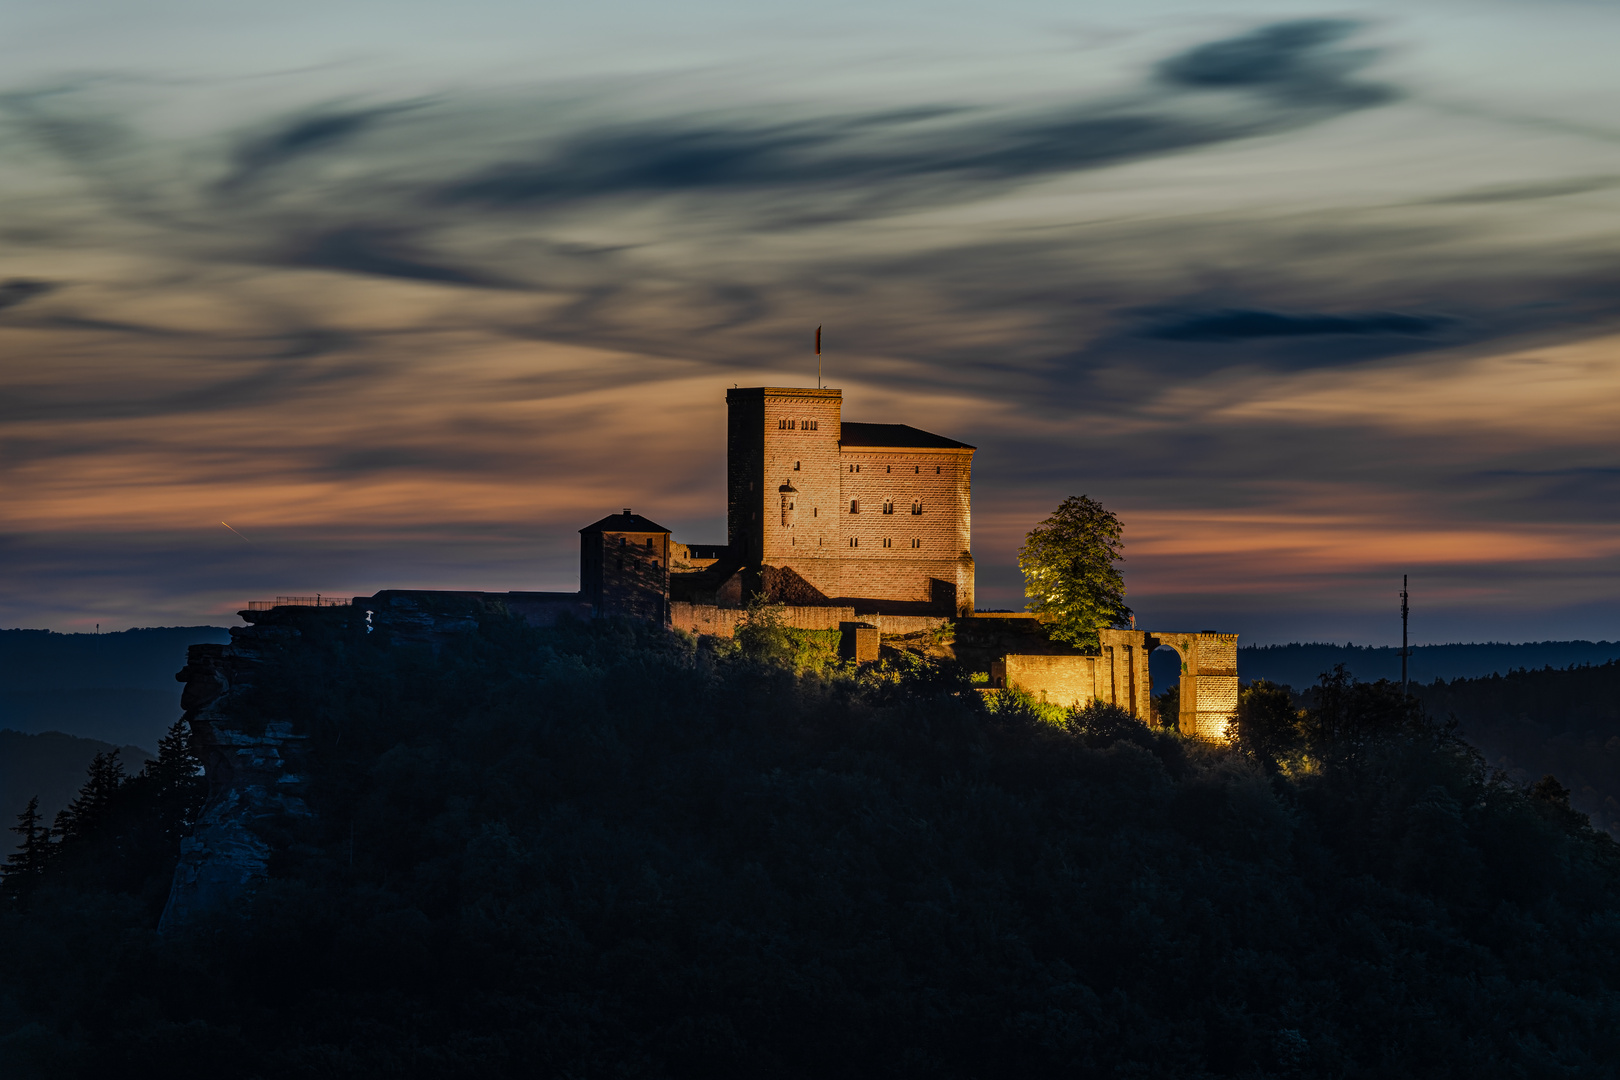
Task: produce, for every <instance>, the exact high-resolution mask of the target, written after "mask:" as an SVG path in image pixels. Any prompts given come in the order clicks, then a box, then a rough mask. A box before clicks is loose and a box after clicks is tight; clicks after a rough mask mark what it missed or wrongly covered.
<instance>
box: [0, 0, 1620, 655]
mask: <svg viewBox="0 0 1620 1080" xmlns="http://www.w3.org/2000/svg"><path fill="white" fill-rule="evenodd" d="M1616 40H1620V9H1617V8H1616V7H1615V6H1614V5H1611V4H1603V3H1576V2H1561V0H1544V2H1539V3H1535V4H1530V3H1524V2H1520V3H1503V2H1492V0H1470V2H1468V3H1461V2H1457V3H1449V2H1435V0H1406V2H1403V3H1399V4H1394V3H1389V4H1368V5H1360V6H1356V7H1328V6H1325V5H1320V4H1298V3H1266V4H1256V5H1247V6H1243V5H1236V4H1231V3H1224V2H1211V0H1204V2H1200V3H1166V2H1159V0H1139V2H1138V3H1134V4H1130V5H1122V4H1101V3H1085V2H1069V3H1055V2H1045V0H1003V2H1001V3H998V4H993V5H992V4H975V5H965V4H948V3H946V4H942V3H932V4H926V5H924V4H917V3H908V2H878V3H871V2H867V3H861V4H852V3H844V2H832V3H821V4H816V5H804V4H793V5H789V4H782V3H758V2H756V3H750V4H738V3H728V2H721V0H691V2H688V3H684V4H670V3H667V2H666V3H660V4H653V3H623V2H600V0H599V2H595V3H592V4H589V5H584V4H560V3H552V4H536V3H528V4H516V3H499V2H493V0H463V2H462V3H459V4H456V5H446V4H442V3H437V4H427V3H422V2H418V0H389V2H388V3H380V2H379V3H331V2H324V3H321V4H315V3H306V2H291V3H279V4H275V5H264V4H251V5H250V4H243V3H229V2H222V0H209V2H207V3H201V2H169V3H158V2H151V0H121V2H119V3H112V2H107V0H96V2H74V0H68V2H64V3H58V4H50V5H46V4H33V5H23V4H16V3H13V4H9V5H0V559H3V563H0V567H3V574H0V626H6V627H13V626H21V627H43V628H50V629H55V630H60V631H86V630H90V629H92V627H93V626H95V625H96V624H98V623H99V624H100V625H101V626H102V628H103V629H123V628H125V627H129V626H152V625H191V624H199V623H213V624H215V625H229V624H231V623H234V622H235V616H234V612H235V611H236V610H238V609H239V608H241V607H242V606H243V602H244V601H247V600H251V599H269V598H271V597H273V596H276V595H287V594H306V593H314V592H317V591H319V592H323V593H331V594H338V595H362V594H369V593H371V592H374V591H376V590H378V589H382V588H463V589H488V590H496V591H504V590H507V589H539V590H548V589H559V590H570V589H573V588H576V587H577V575H578V539H577V530H578V528H579V527H580V526H582V525H584V524H587V523H589V522H591V521H594V520H596V519H597V518H599V517H601V516H602V515H603V514H605V513H611V512H614V511H617V510H619V509H621V508H622V507H625V506H630V507H633V508H634V509H635V510H636V511H637V512H638V513H642V514H645V515H646V516H648V517H651V518H652V519H654V520H656V521H658V522H660V523H662V524H664V525H665V526H667V527H670V528H671V529H673V530H674V532H675V536H676V538H677V539H680V540H685V541H688V542H698V543H718V542H723V541H724V538H725V537H724V532H725V520H724V493H723V464H724V438H723V431H724V428H723V423H724V392H725V390H726V388H728V387H730V386H732V385H735V384H740V385H744V386H748V385H814V382H813V380H814V378H815V375H816V372H815V364H816V357H815V356H814V355H813V352H812V347H811V346H812V335H813V332H814V329H815V327H816V326H817V325H822V326H824V327H825V330H824V343H825V354H824V355H823V357H822V360H823V361H824V363H825V371H826V378H827V384H828V385H831V386H838V387H841V388H842V389H843V391H844V416H845V418H846V419H849V420H859V421H867V422H882V423H907V424H912V425H914V426H916V427H920V428H923V429H925V430H929V431H935V432H939V433H942V434H946V435H948V436H950V437H953V438H957V439H961V440H964V441H967V442H969V443H972V444H974V445H975V446H977V447H978V448H979V450H978V453H977V455H976V460H975V471H974V485H973V493H974V503H973V530H974V555H975V558H976V559H977V562H978V603H979V606H980V607H985V608H1003V609H1019V608H1022V607H1023V590H1022V584H1021V579H1020V576H1019V574H1018V570H1017V565H1016V556H1017V551H1018V548H1019V545H1020V543H1021V542H1022V538H1023V536H1024V534H1025V533H1026V532H1027V531H1028V530H1029V529H1030V528H1032V527H1033V526H1034V525H1035V524H1037V523H1038V522H1039V521H1040V520H1041V519H1042V518H1044V517H1045V516H1046V515H1047V514H1049V513H1050V512H1051V511H1052V509H1053V508H1055V507H1056V505H1057V504H1058V503H1059V502H1060V501H1061V500H1062V499H1063V498H1064V497H1066V496H1069V495H1077V494H1085V495H1089V496H1091V497H1093V498H1095V499H1098V500H1100V501H1101V502H1102V503H1103V504H1104V505H1105V506H1107V507H1108V508H1110V509H1111V510H1113V511H1115V512H1116V513H1117V514H1118V515H1119V516H1120V518H1121V520H1122V521H1123V522H1124V525H1125V554H1126V562H1125V564H1124V567H1123V568H1124V570H1125V574H1126V584H1127V590H1128V597H1127V599H1128V601H1129V602H1130V603H1131V604H1132V606H1133V607H1134V608H1135V610H1136V611H1137V613H1138V616H1139V618H1138V625H1140V626H1143V627H1144V628H1150V629H1162V630H1187V629H1196V630H1203V629H1218V630H1222V631H1226V632H1237V633H1240V634H1241V635H1243V637H1242V640H1243V641H1244V642H1246V643H1272V642H1285V641H1293V640H1318V641H1327V640H1332V641H1345V640H1353V641H1355V642H1357V643H1358V644H1361V643H1365V644H1383V643H1389V642H1392V641H1398V640H1399V634H1400V624H1399V619H1398V614H1397V612H1398V595H1397V594H1398V593H1399V590H1400V582H1401V576H1402V575H1403V574H1407V575H1410V577H1411V592H1412V603H1413V621H1412V631H1413V637H1414V639H1415V640H1416V641H1419V642H1426V643H1439V642H1449V641H1488V640H1497V641H1523V640H1542V639H1564V638H1592V639H1600V638H1609V639H1616V638H1620V529H1617V528H1616V525H1617V521H1620V501H1617V498H1616V496H1617V495H1620V440H1617V438H1616V434H1615V433H1616V432H1617V431H1620V292H1617V286H1620V217H1617V215H1616V211H1617V210H1620V120H1616V119H1615V118H1614V115H1613V112H1614V110H1613V104H1612V103H1613V102H1614V101H1615V100H1616V99H1617V94H1620V67H1617V66H1616V65H1615V64H1614V63H1613V59H1612V48H1611V46H1612V43H1613V42H1614V41H1616ZM222 522H228V523H229V525H230V526H231V528H229V529H228V528H226V527H225V526H224V525H222V524H221V523H222ZM233 530H234V531H233Z"/></svg>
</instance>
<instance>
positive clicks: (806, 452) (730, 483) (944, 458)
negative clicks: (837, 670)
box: [726, 386, 974, 614]
mask: <svg viewBox="0 0 1620 1080" xmlns="http://www.w3.org/2000/svg"><path fill="white" fill-rule="evenodd" d="M726 404H727V413H728V420H727V437H726V451H727V481H726V486H727V514H726V516H727V531H728V538H729V541H730V548H731V551H732V553H733V555H734V557H736V558H738V559H740V560H741V561H742V562H743V563H744V564H746V565H749V566H773V567H783V568H787V569H791V570H793V571H794V572H795V573H797V574H798V575H799V576H800V577H802V578H803V579H804V580H805V581H807V582H808V583H809V584H811V585H812V586H814V587H815V588H816V589H817V590H819V591H820V592H821V593H822V594H824V595H825V596H827V597H830V598H840V599H848V600H867V601H881V602H884V603H886V604H888V605H890V606H891V607H897V608H908V607H914V608H915V609H916V610H923V609H928V610H931V611H934V612H937V613H939V614H971V613H972V611H973V555H972V553H971V546H972V537H971V533H972V520H971V482H972V470H973V451H974V447H972V446H969V445H968V444H966V443H962V442H957V441H955V440H954V439H947V438H945V437H944V436H941V435H934V434H931V433H929V432H926V431H921V430H919V429H917V428H913V427H908V426H906V425H904V424H858V423H847V422H845V421H844V420H843V419H842V415H841V411H842V404H843V392H842V391H840V390H830V389H828V390H821V389H815V390H812V389H808V388H795V387H777V386H761V387H747V388H742V389H734V390H729V391H727V393H726Z"/></svg>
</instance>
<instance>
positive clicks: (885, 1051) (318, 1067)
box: [0, 614, 1620, 1080]
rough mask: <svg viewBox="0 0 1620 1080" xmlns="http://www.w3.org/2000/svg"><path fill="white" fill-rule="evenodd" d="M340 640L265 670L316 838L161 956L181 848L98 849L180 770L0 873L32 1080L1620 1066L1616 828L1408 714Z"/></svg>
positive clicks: (790, 641)
mask: <svg viewBox="0 0 1620 1080" xmlns="http://www.w3.org/2000/svg"><path fill="white" fill-rule="evenodd" d="M343 619H344V616H342V615H340V614H339V615H332V616H331V617H330V618H328V619H326V621H324V622H322V621H320V620H314V621H312V622H311V624H310V626H309V627H307V628H306V629H305V632H304V634H303V636H302V637H300V638H296V639H289V641H288V644H287V645H286V647H285V653H284V654H283V655H282V656H281V657H280V658H279V660H277V661H276V662H275V663H274V664H272V670H269V671H266V672H265V673H264V675H263V676H262V677H261V679H260V681H259V683H258V686H259V690H258V693H259V694H260V695H261V696H260V697H259V698H258V699H257V700H258V705H257V706H256V707H257V708H259V709H261V710H262V712H263V715H264V716H265V717H266V719H269V718H272V717H274V718H278V719H289V720H292V721H293V722H294V723H295V725H296V726H297V728H298V729H299V730H300V731H301V732H302V733H304V734H306V735H307V736H308V737H309V740H310V746H311V751H310V759H311V762H312V764H313V768H314V770H315V775H314V776H313V778H312V787H311V795H310V799H311V804H312V805H313V806H314V808H315V810H316V811H317V817H316V818H315V819H314V820H313V822H312V823H309V824H304V825H299V824H297V823H282V824H278V823H276V822H273V821H271V822H266V823H265V830H266V832H265V836H266V838H267V840H268V841H269V842H272V843H273V844H274V846H275V848H276V850H277V851H278V852H280V854H279V855H278V856H277V857H276V859H275V860H274V861H273V863H272V875H273V877H272V879H271V880H270V881H268V882H267V883H265V884H264V885H263V886H262V887H261V888H260V890H259V892H258V894H257V896H256V898H255V899H254V900H253V901H252V902H251V903H250V904H248V905H246V906H245V907H244V908H243V909H242V910H240V911H239V912H234V913H229V914H226V915H223V916H221V917H220V918H219V919H218V921H216V922H214V923H211V924H207V925H198V926H195V927H193V928H192V929H191V930H190V931H188V932H185V933H179V934H175V935H172V936H170V937H169V938H167V939H161V938H159V937H158V936H157V935H156V934H155V933H154V931H153V930H152V927H153V925H154V923H155V918H156V911H155V909H154V907H153V906H152V902H151V900H150V898H149V896H146V895H144V894H142V893H141V889H143V888H145V886H144V885H141V886H138V885H135V884H131V883H133V882H150V881H152V880H157V878H154V876H153V874H152V873H144V874H143V873H141V872H138V871H139V867H136V866H134V865H133V864H132V863H131V859H134V858H136V854H139V852H147V853H148V855H146V856H141V857H142V858H149V859H150V860H151V865H150V866H148V867H147V869H148V870H155V871H156V872H157V873H158V874H159V876H160V875H161V871H162V869H163V865H162V858H159V857H158V856H157V855H153V854H151V853H153V852H166V851H170V850H172V844H171V845H170V846H169V847H165V846H164V844H163V843H156V841H154V842H153V843H152V844H149V845H148V846H145V847H139V846H137V847H131V846H130V845H129V844H128V843H124V842H122V841H119V842H116V843H115V842H114V841H116V838H117V837H119V836H134V835H140V836H150V837H154V838H161V837H166V836H172V835H174V829H175V828H176V827H177V823H180V822H183V820H184V815H185V814H186V813H189V812H192V810H188V809H187V807H186V805H185V804H184V799H183V798H181V797H180V795H183V794H184V793H183V792H181V793H180V794H179V795H176V796H174V798H173V799H172V800H171V801H170V802H167V803H165V802H164V801H163V798H169V796H164V797H163V798H159V797H158V796H157V794H155V793H157V792H159V791H163V790H167V789H166V788H164V787H163V785H162V784H161V783H159V781H158V780H157V779H154V780H153V781H151V782H149V783H148V785H147V787H146V788H145V789H144V790H145V791H146V792H148V793H149V794H142V795H141V796H140V798H133V797H132V798H131V799H129V800H128V801H127V803H126V804H125V810H124V811H121V813H122V815H123V816H122V817H118V818H117V819H116V820H117V821H120V822H122V824H117V825H101V824H98V823H97V820H96V819H95V816H94V814H89V813H87V815H86V816H85V817H84V818H82V819H81V821H80V829H79V832H80V836H79V839H77V840H76V841H75V843H76V844H77V845H78V847H77V848H75V849H73V850H72V851H68V852H67V853H66V854H65V855H64V856H63V858H64V861H63V862H62V863H60V864H59V865H61V866H63V867H71V868H73V872H72V873H71V874H69V873H67V872H66V871H63V872H60V873H59V872H57V871H56V870H55V869H54V868H51V867H47V868H46V870H45V871H43V872H42V873H40V874H35V875H30V876H25V875H19V874H13V875H8V877H7V879H6V880H7V889H8V891H9V894H10V897H11V898H10V900H9V901H8V903H7V905H6V906H5V908H4V911H3V913H0V941H4V942H5V943H6V948H5V949H3V950H0V1055H3V1056H0V1060H4V1061H5V1062H6V1064H7V1066H8V1067H9V1068H10V1070H11V1073H12V1074H13V1075H19V1076H44V1075H53V1076H95V1077H105V1076H113V1075H159V1074H161V1075H164V1076H169V1077H193V1076H195V1077H205V1076H206V1077H219V1076H240V1077H265V1078H269V1077H294V1076H299V1077H302V1076H322V1077H375V1076H389V1077H424V1078H425V1077H431V1078H433V1080H443V1078H447V1077H468V1078H473V1077H476V1078H478V1080H487V1078H491V1077H508V1076H510V1077H532V1076H559V1077H562V1076H568V1077H609V1076H612V1077H703V1078H705V1080H708V1078H714V1077H760V1076H784V1077H828V1076H840V1077H842V1076H850V1077H884V1078H889V1077H928V1078H939V1077H997V1076H1006V1077H1018V1078H1020V1080H1022V1078H1027V1077H1031V1076H1064V1077H1072V1076H1076V1075H1081V1076H1087V1075H1118V1076H1175V1077H1199V1076H1242V1077H1263V1076H1279V1077H1280V1076H1322V1077H1327V1076H1332V1077H1390V1076H1450V1077H1459V1078H1461V1077H1467V1078H1470V1080H1473V1078H1479V1077H1509V1076H1512V1077H1520V1076H1551V1075H1572V1076H1574V1075H1605V1074H1608V1073H1609V1072H1611V1071H1612V1070H1613V1069H1614V1068H1615V1067H1616V1065H1617V1064H1620V1034H1617V1033H1620V994H1617V991H1620V857H1617V849H1616V846H1615V845H1614V843H1613V842H1611V841H1610V840H1609V839H1608V838H1607V837H1606V836H1603V835H1601V834H1598V833H1595V832H1593V831H1592V830H1590V829H1589V828H1587V826H1586V824H1585V821H1584V819H1582V818H1581V817H1580V815H1578V814H1576V813H1574V812H1572V811H1571V810H1570V809H1569V807H1568V804H1567V801H1566V798H1565V795H1564V793H1563V792H1562V791H1561V789H1560V788H1559V787H1558V785H1557V784H1556V783H1554V782H1550V781H1549V782H1542V783H1538V784H1536V785H1534V786H1533V787H1526V786H1521V785H1517V784H1513V783H1510V782H1506V781H1504V780H1502V779H1501V778H1493V777H1492V775H1491V774H1490V772H1489V770H1488V769H1487V768H1486V767H1485V766H1484V764H1483V763H1482V762H1481V761H1480V760H1479V758H1478V757H1477V756H1476V755H1475V754H1474V753H1473V752H1472V751H1471V750H1470V749H1469V748H1468V747H1467V746H1466V745H1464V744H1461V743H1459V742H1457V741H1456V740H1455V739H1454V738H1453V737H1451V736H1450V735H1448V734H1447V732H1446V730H1445V728H1444V726H1443V725H1438V724H1436V723H1433V722H1431V721H1429V720H1428V719H1426V718H1425V717H1424V716H1423V715H1422V714H1421V712H1420V711H1414V710H1412V709H1409V708H1407V707H1406V706H1404V705H1403V704H1402V703H1401V701H1400V699H1399V697H1398V696H1397V695H1394V694H1393V693H1392V692H1391V691H1390V690H1389V689H1388V688H1387V687H1377V686H1366V685H1357V684H1352V683H1349V682H1347V681H1343V680H1340V681H1338V682H1335V683H1332V684H1331V685H1329V686H1328V687H1326V688H1325V689H1324V691H1323V693H1322V694H1321V695H1319V698H1318V705H1317V708H1316V709H1315V710H1313V711H1312V712H1310V713H1308V714H1306V715H1303V716H1301V715H1299V714H1298V713H1296V712H1295V711H1294V710H1293V708H1292V707H1291V705H1290V702H1289V700H1288V698H1287V696H1286V695H1284V694H1281V693H1279V692H1275V691H1272V690H1270V689H1268V688H1267V687H1264V686H1262V687H1258V688H1254V689H1251V690H1250V691H1248V692H1247V693H1246V694H1245V698H1244V704H1243V708H1244V723H1243V729H1242V732H1241V742H1240V745H1239V746H1238V747H1237V748H1233V749H1216V748H1212V747H1208V746H1204V745H1199V744H1194V743H1190V742H1186V741H1183V740H1182V739H1180V738H1179V737H1178V736H1177V735H1175V734H1174V733H1173V732H1172V733H1159V732H1154V731H1150V730H1148V729H1146V728H1144V727H1142V726H1141V725H1139V724H1137V723H1136V722H1135V721H1133V720H1131V719H1130V718H1128V717H1124V716H1122V715H1121V714H1119V713H1117V712H1116V711H1114V710H1111V709H1109V708H1106V707H1093V708H1090V709H1088V710H1084V711H1082V712H1078V713H1071V714H1061V713H1057V712H1054V711H1051V710H1046V709H1042V708H1038V707H1036V706H1034V705H1033V704H1032V703H1030V702H1028V701H1027V699H1020V698H1019V697H1018V696H1017V695H1010V694H1006V693H992V694H983V693H981V692H979V691H977V690H974V689H972V688H971V686H970V684H968V683H967V682H966V681H965V680H964V679H963V678H962V677H961V675H960V674H959V673H958V672H956V671H954V670H953V669H952V668H951V667H950V666H949V665H948V664H943V663H941V664H935V663H929V662H925V661H921V660H917V659H915V658H896V659H893V660H890V661H889V662H888V663H887V664H886V665H885V666H884V667H882V668H879V669H870V668H869V669H866V670H864V671H862V672H859V673H856V672H852V671H849V670H848V669H844V668H840V667H838V666H837V665H836V664H832V663H828V662H827V660H826V654H825V653H824V652H820V651H817V650H814V649H806V648H803V647H800V644H799V643H797V642H795V640H794V638H793V635H791V634H790V633H786V632H783V631H781V630H780V629H777V628H772V627H770V626H769V625H764V624H762V626H761V627H760V628H758V629H757V630H755V631H753V632H750V633H748V634H745V635H744V638H743V641H742V644H741V646H740V647H732V646H727V645H714V644H707V645H703V646H699V645H697V644H695V643H693V642H692V641H690V640H686V639H682V638H679V637H676V636H670V635H666V634H663V633H661V632H655V631H652V630H648V629H644V628H638V627H631V626H612V625H603V624H597V625H593V626H589V627H576V628H572V629H564V630H559V631H535V630H528V629H525V628H523V627H521V626H516V625H512V624H508V623H504V622H501V621H498V620H485V621H484V622H483V623H482V624H481V625H480V627H479V628H478V630H477V631H476V632H475V633H470V634H468V635H467V636H466V637H464V638H463V639H461V640H460V641H459V642H458V643H456V644H454V645H452V646H449V647H446V648H445V649H444V650H443V651H442V652H441V653H440V654H439V655H438V656H433V655H432V654H431V653H429V652H427V651H426V650H411V649H409V648H405V647H403V646H400V645H398V644H393V645H391V644H390V643H389V642H387V641H384V640H379V639H380V638H383V637H385V635H382V634H374V635H370V636H368V635H366V634H365V633H364V628H363V627H356V626H354V625H351V624H349V623H345V622H344V621H343ZM801 669H802V670H801ZM170 745H171V746H172V744H170ZM171 772H172V773H173V774H174V775H179V774H181V773H183V772H184V769H183V767H182V763H178V762H175V763H173V764H172V765H171ZM117 790H122V789H117ZM115 794H116V792H115ZM137 794H139V793H137ZM109 805H111V802H109ZM108 820H109V821H111V820H114V819H113V818H108ZM137 825H138V826H139V828H137ZM98 844H99V845H101V846H100V847H96V845H98ZM121 844H122V846H120V845H121ZM75 851H77V852H78V853H79V854H77V855H75V854H74V852H75ZM87 851H103V852H107V851H117V852H134V853H136V854H131V855H128V856H127V857H121V858H122V862H118V861H116V860H111V858H110V857H103V856H98V857H96V858H91V857H88V856H86V855H85V854H84V852H87ZM67 856H73V857H72V858H68V857H67ZM163 857H165V858H172V856H163ZM99 858H107V859H108V861H107V863H106V865H108V866H116V867H117V873H116V874H114V873H113V872H112V871H111V870H109V871H107V872H106V873H105V874H103V875H102V876H101V877H99V878H98V877H97V876H96V874H95V872H94V868H95V867H96V866H97V865H101V863H99V862H98V861H97V859H99ZM168 865H172V861H171V862H170V863H169V864H168Z"/></svg>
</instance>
